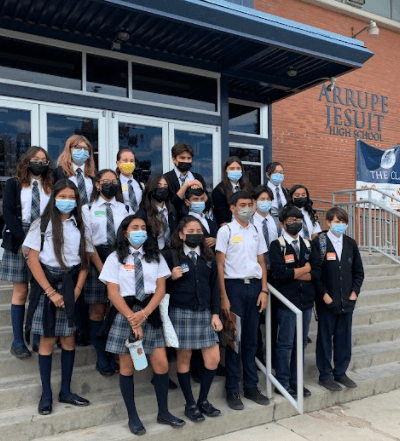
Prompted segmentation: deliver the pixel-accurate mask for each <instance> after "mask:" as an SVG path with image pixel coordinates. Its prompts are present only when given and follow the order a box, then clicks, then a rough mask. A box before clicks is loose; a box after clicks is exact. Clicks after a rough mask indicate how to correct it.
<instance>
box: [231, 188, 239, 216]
mask: <svg viewBox="0 0 400 441" xmlns="http://www.w3.org/2000/svg"><path fill="white" fill-rule="evenodd" d="M229 182H230V183H231V185H232V193H235V188H236V187H239V190H238V191H240V190H241V188H240V184H239V181H237V182H232V181H229ZM232 214H233V213H232Z"/></svg>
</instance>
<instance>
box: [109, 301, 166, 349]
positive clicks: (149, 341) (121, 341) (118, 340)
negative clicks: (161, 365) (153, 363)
mask: <svg viewBox="0 0 400 441" xmlns="http://www.w3.org/2000/svg"><path fill="white" fill-rule="evenodd" d="M141 309H142V308H141V307H140V306H139V305H133V309H132V311H133V312H137V311H140V310H141ZM142 326H143V349H144V352H145V354H146V355H151V354H152V353H153V352H154V349H156V348H164V347H165V340H164V334H163V331H162V327H161V328H159V329H157V328H155V327H154V326H153V325H151V324H150V323H149V322H148V321H147V320H146V321H145V322H144V323H143V325H142ZM131 330H132V328H131V326H130V324H129V322H128V320H127V319H126V318H125V317H124V316H123V315H122V314H120V313H118V314H117V315H116V316H115V319H114V322H113V324H112V326H111V329H110V332H109V333H108V337H107V345H106V352H111V353H112V354H127V353H128V352H129V350H128V348H127V347H126V346H125V341H126V339H127V338H128V337H129V336H130V335H131V332H132V331H131Z"/></svg>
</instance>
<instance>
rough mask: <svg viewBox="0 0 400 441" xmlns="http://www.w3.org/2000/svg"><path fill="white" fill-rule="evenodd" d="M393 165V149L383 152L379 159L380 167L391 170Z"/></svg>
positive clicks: (394, 156)
mask: <svg viewBox="0 0 400 441" xmlns="http://www.w3.org/2000/svg"><path fill="white" fill-rule="evenodd" d="M394 164H396V154H395V151H394V149H390V150H385V151H384V153H383V155H382V159H381V167H382V168H392V167H393V166H394Z"/></svg>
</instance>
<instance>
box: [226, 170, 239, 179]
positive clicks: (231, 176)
mask: <svg viewBox="0 0 400 441" xmlns="http://www.w3.org/2000/svg"><path fill="white" fill-rule="evenodd" d="M227 175H228V179H229V180H230V181H233V182H237V181H238V180H239V179H240V178H241V177H242V171H241V170H232V171H228V172H227Z"/></svg>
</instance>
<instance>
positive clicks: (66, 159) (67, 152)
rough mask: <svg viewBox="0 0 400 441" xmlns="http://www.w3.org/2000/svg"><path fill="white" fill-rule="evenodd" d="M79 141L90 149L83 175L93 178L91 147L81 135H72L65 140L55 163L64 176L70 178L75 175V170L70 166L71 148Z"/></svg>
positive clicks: (93, 168)
mask: <svg viewBox="0 0 400 441" xmlns="http://www.w3.org/2000/svg"><path fill="white" fill-rule="evenodd" d="M80 142H84V143H85V144H86V145H87V146H88V147H89V149H90V156H89V158H88V159H87V160H86V162H85V172H84V175H85V176H86V177H88V178H94V172H95V166H94V156H93V147H92V144H90V142H89V140H88V139H87V138H86V137H85V136H83V135H72V136H70V137H69V138H68V139H67V141H66V142H65V146H64V151H63V152H62V153H61V155H60V156H59V158H58V161H57V165H59V166H60V167H61V168H62V171H63V172H64V174H65V176H67V177H68V178H70V177H71V176H75V171H74V168H73V166H72V153H71V148H72V147H74V146H76V145H78V144H79V143H80Z"/></svg>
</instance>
